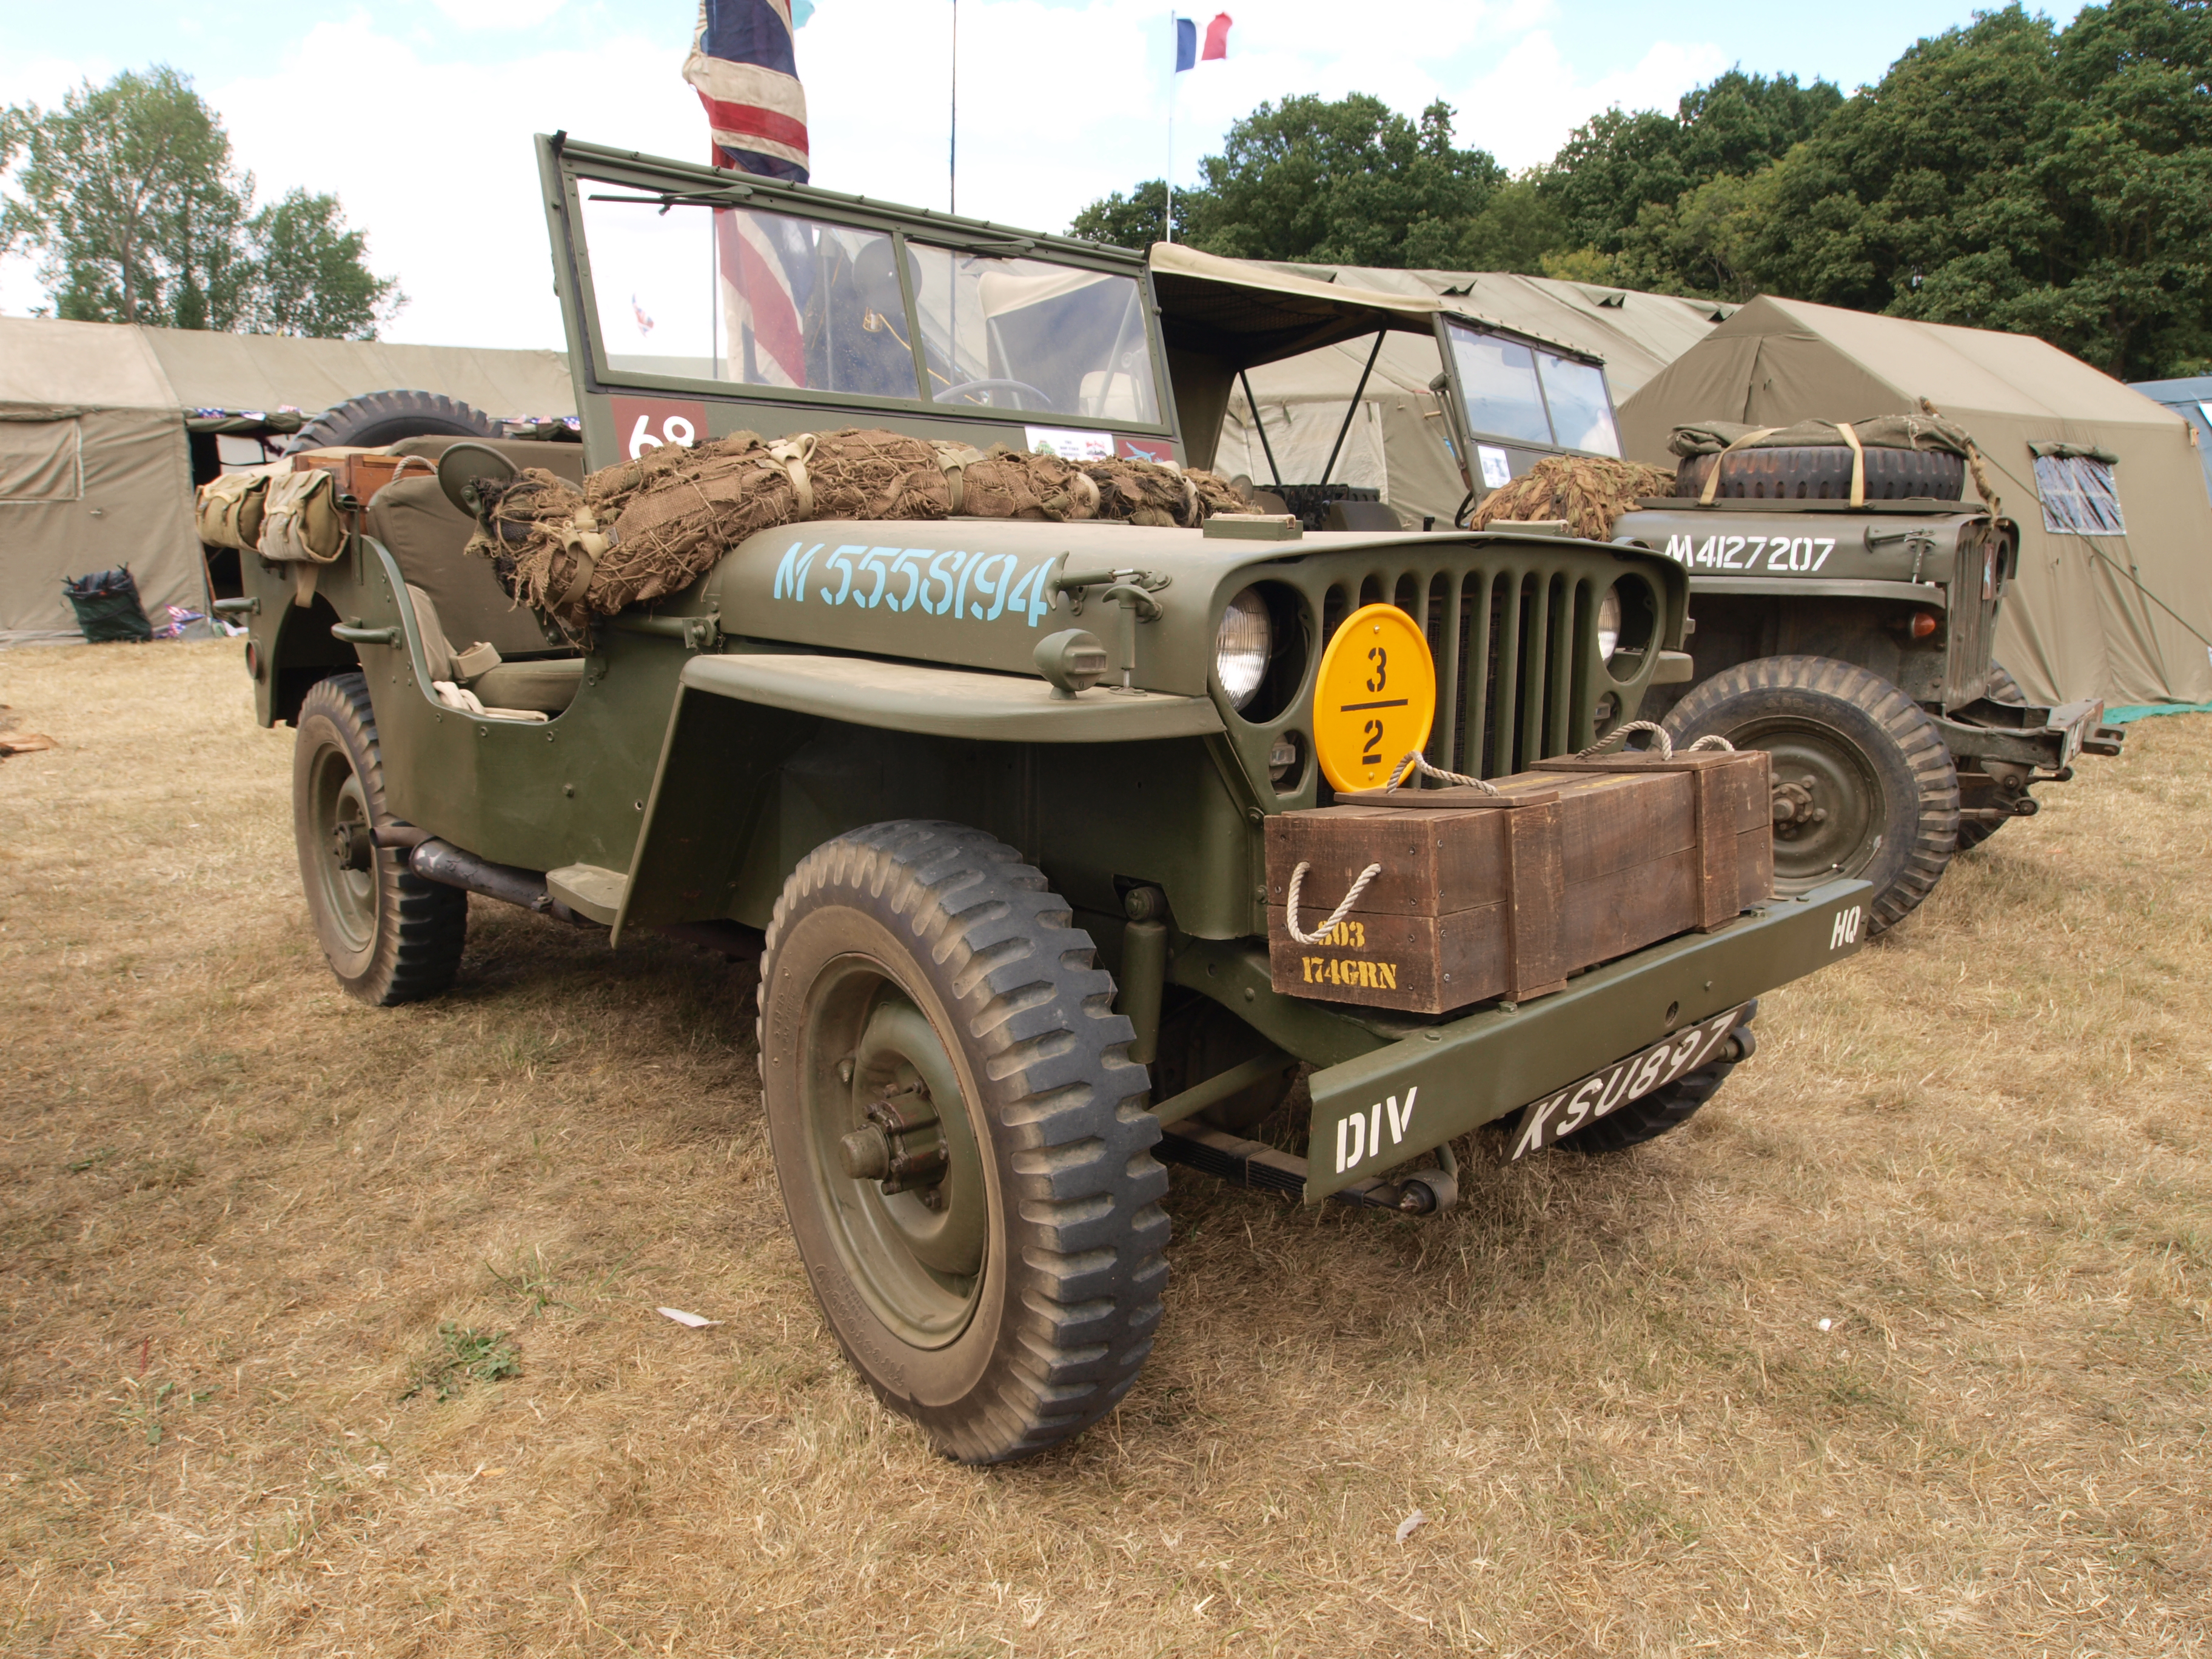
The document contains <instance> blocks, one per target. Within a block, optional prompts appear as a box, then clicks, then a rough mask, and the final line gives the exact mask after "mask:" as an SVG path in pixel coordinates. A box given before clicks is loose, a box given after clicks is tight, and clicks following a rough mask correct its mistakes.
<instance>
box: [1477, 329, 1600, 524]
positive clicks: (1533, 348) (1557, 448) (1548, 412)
mask: <svg viewBox="0 0 2212 1659" xmlns="http://www.w3.org/2000/svg"><path fill="white" fill-rule="evenodd" d="M1454 329H1463V330H1465V331H1467V332H1468V333H1470V334H1480V335H1486V336H1488V337H1491V338H1492V339H1498V340H1504V341H1506V342H1508V343H1511V344H1513V345H1517V346H1521V347H1523V348H1524V349H1527V350H1528V352H1529V353H1530V354H1531V357H1532V360H1541V358H1543V357H1546V356H1552V357H1558V358H1561V359H1564V360H1565V361H1566V362H1571V363H1579V364H1582V365H1583V366H1585V367H1587V368H1595V369H1596V370H1597V372H1598V378H1599V382H1600V384H1601V385H1602V386H1604V387H1605V407H1606V413H1607V416H1608V417H1609V418H1610V419H1611V420H1612V422H1613V435H1614V437H1615V439H1616V440H1618V438H1619V436H1620V407H1619V405H1617V404H1615V403H1614V402H1613V380H1612V377H1611V376H1609V375H1607V374H1606V372H1605V359H1603V358H1602V357H1598V356H1592V355H1591V354H1590V353H1589V352H1587V351H1579V350H1577V349H1575V348H1574V347H1572V346H1569V345H1565V344H1562V343H1559V342H1558V341H1556V340H1545V339H1540V338H1538V337H1535V336H1534V335H1522V334H1518V333H1516V332H1515V331H1513V330H1511V329H1510V328H1499V327H1498V326H1497V325H1495V324H1492V323H1486V322H1485V321H1483V320H1482V319H1480V318H1475V317H1469V316H1466V315H1464V314H1462V313H1458V312H1439V313H1437V319H1436V341H1437V356H1438V357H1440V358H1441V359H1442V360H1443V372H1444V374H1445V375H1446V376H1447V377H1448V383H1449V386H1450V388H1451V404H1452V413H1451V423H1452V425H1453V426H1454V427H1455V428H1457V429H1458V435H1459V438H1460V439H1461V441H1462V447H1464V448H1465V449H1466V450H1467V451H1468V453H1466V454H1462V456H1461V457H1460V465H1461V469H1462V471H1469V470H1470V469H1471V465H1472V463H1471V461H1470V459H1469V457H1470V455H1471V453H1472V452H1473V448H1474V445H1476V444H1477V443H1487V444H1489V445H1491V446H1492V447H1497V448H1504V449H1522V450H1528V451H1533V452H1537V453H1547V454H1558V455H1588V456H1592V457H1595V458H1596V459H1603V460H1617V459H1620V458H1619V457H1618V456H1617V455H1607V453H1605V452H1604V451H1603V450H1600V449H1581V448H1577V447H1576V446H1574V445H1572V444H1565V443H1561V442H1560V441H1559V417H1558V416H1555V415H1553V412H1552V392H1551V388H1550V387H1549V386H1547V385H1546V384H1545V383H1544V371H1543V366H1542V363H1541V361H1533V367H1532V369H1531V375H1532V378H1533V379H1534V380H1535V382H1536V396H1537V398H1538V399H1539V400H1540V402H1541V404H1542V405H1543V410H1544V424H1545V426H1546V427H1547V428H1548V429H1549V430H1550V432H1551V434H1552V437H1551V440H1550V441H1549V442H1539V441H1536V440H1534V439H1530V438H1523V437H1516V436H1513V435H1509V434H1505V433H1499V432H1487V431H1482V430H1480V429H1478V428H1474V426H1473V425H1472V424H1471V423H1470V422H1469V421H1468V401H1467V387H1466V386H1465V385H1464V383H1463V382H1462V380H1461V378H1460V370H1459V355H1458V353H1456V352H1455V351H1454V350H1453V349H1452V331H1453V330H1454ZM1478 493H1480V492H1478Z"/></svg>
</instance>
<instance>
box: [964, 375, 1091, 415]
mask: <svg viewBox="0 0 2212 1659" xmlns="http://www.w3.org/2000/svg"><path fill="white" fill-rule="evenodd" d="M962 392H1022V393H1024V394H1025V395H1026V396H1028V397H1029V398H1032V399H1034V400H1035V401H1034V402H1032V403H1030V404H1028V405H1026V406H1027V407H1029V408H1031V409H1038V410H1046V411H1047V412H1048V413H1051V414H1054V415H1057V414H1059V413H1060V406H1059V405H1058V404H1055V403H1054V402H1053V400H1052V399H1051V398H1048V397H1046V396H1045V394H1044V393H1043V392H1040V391H1038V390H1037V389H1036V387H1035V386H1031V385H1030V383H1029V382H1028V381H1027V380H963V381H961V383H960V384H959V385H958V386H946V387H945V389H944V390H943V391H941V392H939V393H938V394H937V396H936V397H935V398H934V399H933V401H934V402H937V403H940V404H941V403H946V402H949V401H950V400H951V399H952V398H957V397H958V396H959V395H960V394H961V393H962ZM994 407H995V405H994Z"/></svg>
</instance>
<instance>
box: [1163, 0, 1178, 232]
mask: <svg viewBox="0 0 2212 1659" xmlns="http://www.w3.org/2000/svg"><path fill="white" fill-rule="evenodd" d="M1176 21H1178V20H1177V19H1176V15H1175V14H1174V13H1173V12H1170V13H1169V14H1168V176H1167V192H1168V204H1167V210H1166V211H1165V212H1164V213H1163V214H1162V215H1161V216H1160V218H1161V225H1160V228H1161V230H1162V231H1163V232H1164V233H1165V234H1164V235H1163V236H1162V238H1161V240H1163V241H1169V242H1172V241H1173V240H1175V95H1176V76H1177V75H1179V74H1181V73H1182V70H1181V69H1180V68H1179V67H1178V66H1179V65H1180V64H1181V63H1182V36H1181V35H1179V34H1177V33H1176Z"/></svg>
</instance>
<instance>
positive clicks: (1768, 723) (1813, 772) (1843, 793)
mask: <svg viewBox="0 0 2212 1659" xmlns="http://www.w3.org/2000/svg"><path fill="white" fill-rule="evenodd" d="M1727 736H1728V738H1729V741H1730V742H1732V743H1734V744H1735V746H1736V747H1737V748H1739V749H1763V750H1765V751H1766V753H1767V757H1768V758H1769V760H1770V761H1771V763H1772V766H1773V769H1774V772H1773V776H1774V783H1773V793H1772V797H1771V814H1772V818H1773V823H1774V885H1775V890H1776V891H1777V892H1779V893H1783V894H1785V895H1788V894H1796V893H1802V892H1804V891H1806V890H1808V889H1809V888H1812V887H1814V886H1817V885H1819V884H1820V883H1821V882H1824V881H1832V880H1833V879H1834V878H1836V877H1838V876H1850V875H1857V873H1858V872H1860V871H1862V870H1863V869H1865V868H1866V867H1867V866H1869V864H1871V863H1872V862H1873V861H1874V860H1875V857H1876V855H1877V854H1879V853H1880V852H1881V829H1882V822H1883V818H1884V816H1885V810H1884V805H1883V800H1882V793H1881V783H1880V781H1879V780H1878V779H1877V778H1876V777H1875V773H1874V769H1873V767H1872V766H1871V765H1870V764H1869V762H1868V761H1867V759H1866V757H1864V756H1863V755H1862V754H1861V753H1860V752H1859V750H1858V748H1857V745H1856V744H1854V743H1853V742H1852V741H1851V740H1850V738H1849V737H1848V736H1847V735H1846V734H1845V733H1844V732H1840V731H1838V730H1836V729H1835V728H1833V727H1832V726H1828V725H1826V723H1825V722H1822V721H1819V720H1808V719H1804V718H1802V717H1797V716H1790V717H1786V718H1781V719H1775V718H1768V719H1764V720H1749V721H1746V722H1745V723H1744V724H1743V725H1741V726H1738V727H1737V728H1736V729H1735V730H1734V731H1732V732H1729V733H1728V734H1727Z"/></svg>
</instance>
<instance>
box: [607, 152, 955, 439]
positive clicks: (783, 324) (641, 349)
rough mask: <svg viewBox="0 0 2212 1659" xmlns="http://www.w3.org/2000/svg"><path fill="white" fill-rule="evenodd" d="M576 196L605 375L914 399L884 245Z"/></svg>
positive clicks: (762, 220)
mask: <svg viewBox="0 0 2212 1659" xmlns="http://www.w3.org/2000/svg"><path fill="white" fill-rule="evenodd" d="M580 182H581V183H582V185H583V192H582V193H583V197H584V213H583V217H584V235H585V241H586V246H587V247H588V249H589V251H590V257H591V270H592V289H593V290H594V293H595V294H596V295H597V298H598V301H599V341H600V346H601V349H603V350H604V351H605V353H606V355H607V366H608V368H611V369H617V370H625V369H626V370H629V371H630V372H633V373H636V374H671V375H678V376H681V377H683V378H684V379H688V380H735V381H738V382H741V383H743V384H745V385H748V386H793V387H805V388H810V389H812V390H815V391H819V392H854V393H858V394H860V395H862V396H867V397H878V398H912V397H915V395H916V389H917V386H918V385H919V381H918V379H917V375H916V372H915V362H914V353H913V351H912V350H911V349H909V348H908V344H907V342H906V339H905V335H906V302H905V300H904V298H903V296H902V295H901V293H900V291H899V282H898V267H897V264H896V260H895V258H894V257H893V253H892V245H891V239H890V237H889V236H888V235H885V234H882V233H880V232H877V231H868V230H854V229H851V228H847V227H844V226H841V225H831V224H824V223H823V222H819V221H817V220H812V219H803V218H798V217H794V216H792V215H789V214H783V213H765V212H761V211H758V210H754V209H751V208H710V207H704V206H684V205H678V206H675V207H671V208H668V209H666V210H663V209H662V207H661V204H660V201H659V198H658V197H641V196H640V195H639V194H638V192H636V191H632V190H630V189H628V188H626V187H624V186H622V185H608V184H603V183H601V182H599V181H598V180H596V179H584V180H582V181H580Z"/></svg>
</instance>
